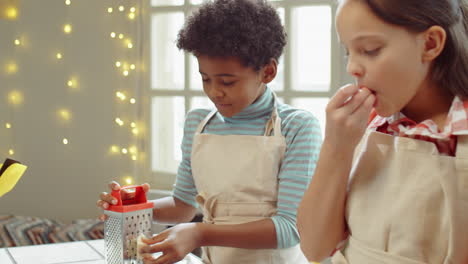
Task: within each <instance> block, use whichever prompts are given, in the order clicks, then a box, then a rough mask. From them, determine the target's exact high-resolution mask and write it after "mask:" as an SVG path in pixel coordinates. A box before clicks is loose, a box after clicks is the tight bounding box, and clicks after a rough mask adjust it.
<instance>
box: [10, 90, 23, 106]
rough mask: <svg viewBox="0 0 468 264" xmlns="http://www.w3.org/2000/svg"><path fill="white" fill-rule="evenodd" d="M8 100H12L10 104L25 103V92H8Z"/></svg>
mask: <svg viewBox="0 0 468 264" xmlns="http://www.w3.org/2000/svg"><path fill="white" fill-rule="evenodd" d="M8 101H9V102H10V104H12V105H20V104H22V103H23V101H24V98H23V94H22V93H21V92H19V91H16V90H15V91H11V92H10V93H9V94H8Z"/></svg>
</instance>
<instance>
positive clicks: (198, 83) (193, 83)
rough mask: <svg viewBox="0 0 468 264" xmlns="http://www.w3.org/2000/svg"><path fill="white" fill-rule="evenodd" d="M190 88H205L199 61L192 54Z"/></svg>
mask: <svg viewBox="0 0 468 264" xmlns="http://www.w3.org/2000/svg"><path fill="white" fill-rule="evenodd" d="M189 61H190V89H192V90H197V91H201V90H203V82H202V78H201V75H200V71H199V69H198V61H197V58H196V57H195V56H190V59H189Z"/></svg>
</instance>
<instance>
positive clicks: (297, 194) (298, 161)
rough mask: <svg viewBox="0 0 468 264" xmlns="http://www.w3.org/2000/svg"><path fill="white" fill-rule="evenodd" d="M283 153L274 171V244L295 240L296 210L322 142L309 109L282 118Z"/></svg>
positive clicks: (281, 245)
mask: <svg viewBox="0 0 468 264" xmlns="http://www.w3.org/2000/svg"><path fill="white" fill-rule="evenodd" d="M282 127H283V128H282V131H284V133H283V134H284V135H285V137H286V146H287V147H286V153H285V157H284V160H283V163H282V165H281V169H280V172H279V175H278V181H279V190H278V205H277V206H278V210H277V214H276V215H275V216H273V217H272V218H271V219H272V220H273V223H274V224H275V228H276V236H277V241H278V248H289V247H292V246H295V245H297V244H298V243H299V233H298V231H297V228H296V213H297V207H298V206H299V203H300V201H301V200H302V196H303V195H304V192H305V191H306V189H307V187H308V185H309V183H310V180H311V178H312V175H313V173H314V171H315V166H316V163H317V160H318V156H319V152H320V147H321V144H322V136H321V130H320V125H319V122H318V120H317V119H316V118H315V117H314V116H313V115H312V114H311V113H309V112H306V111H300V110H295V112H294V113H293V114H290V115H288V116H287V117H286V118H285V119H284V120H283V125H282Z"/></svg>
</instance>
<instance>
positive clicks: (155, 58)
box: [151, 12, 185, 90]
mask: <svg viewBox="0 0 468 264" xmlns="http://www.w3.org/2000/svg"><path fill="white" fill-rule="evenodd" d="M183 23H184V14H183V13H182V12H178V13H167V14H156V15H153V17H152V32H151V34H152V35H151V41H152V43H151V51H152V61H151V79H152V82H151V83H152V88H153V89H171V90H182V89H184V79H185V78H184V73H185V70H184V53H183V52H182V51H179V50H178V49H177V47H176V44H175V41H176V38H177V33H178V32H179V30H180V29H181V28H182V26H183Z"/></svg>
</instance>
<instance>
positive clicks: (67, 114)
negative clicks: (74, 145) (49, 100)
mask: <svg viewBox="0 0 468 264" xmlns="http://www.w3.org/2000/svg"><path fill="white" fill-rule="evenodd" d="M57 114H58V116H59V117H60V118H61V119H63V120H65V121H69V120H70V119H71V113H70V111H69V110H68V109H64V108H63V109H59V110H58V111H57Z"/></svg>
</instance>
